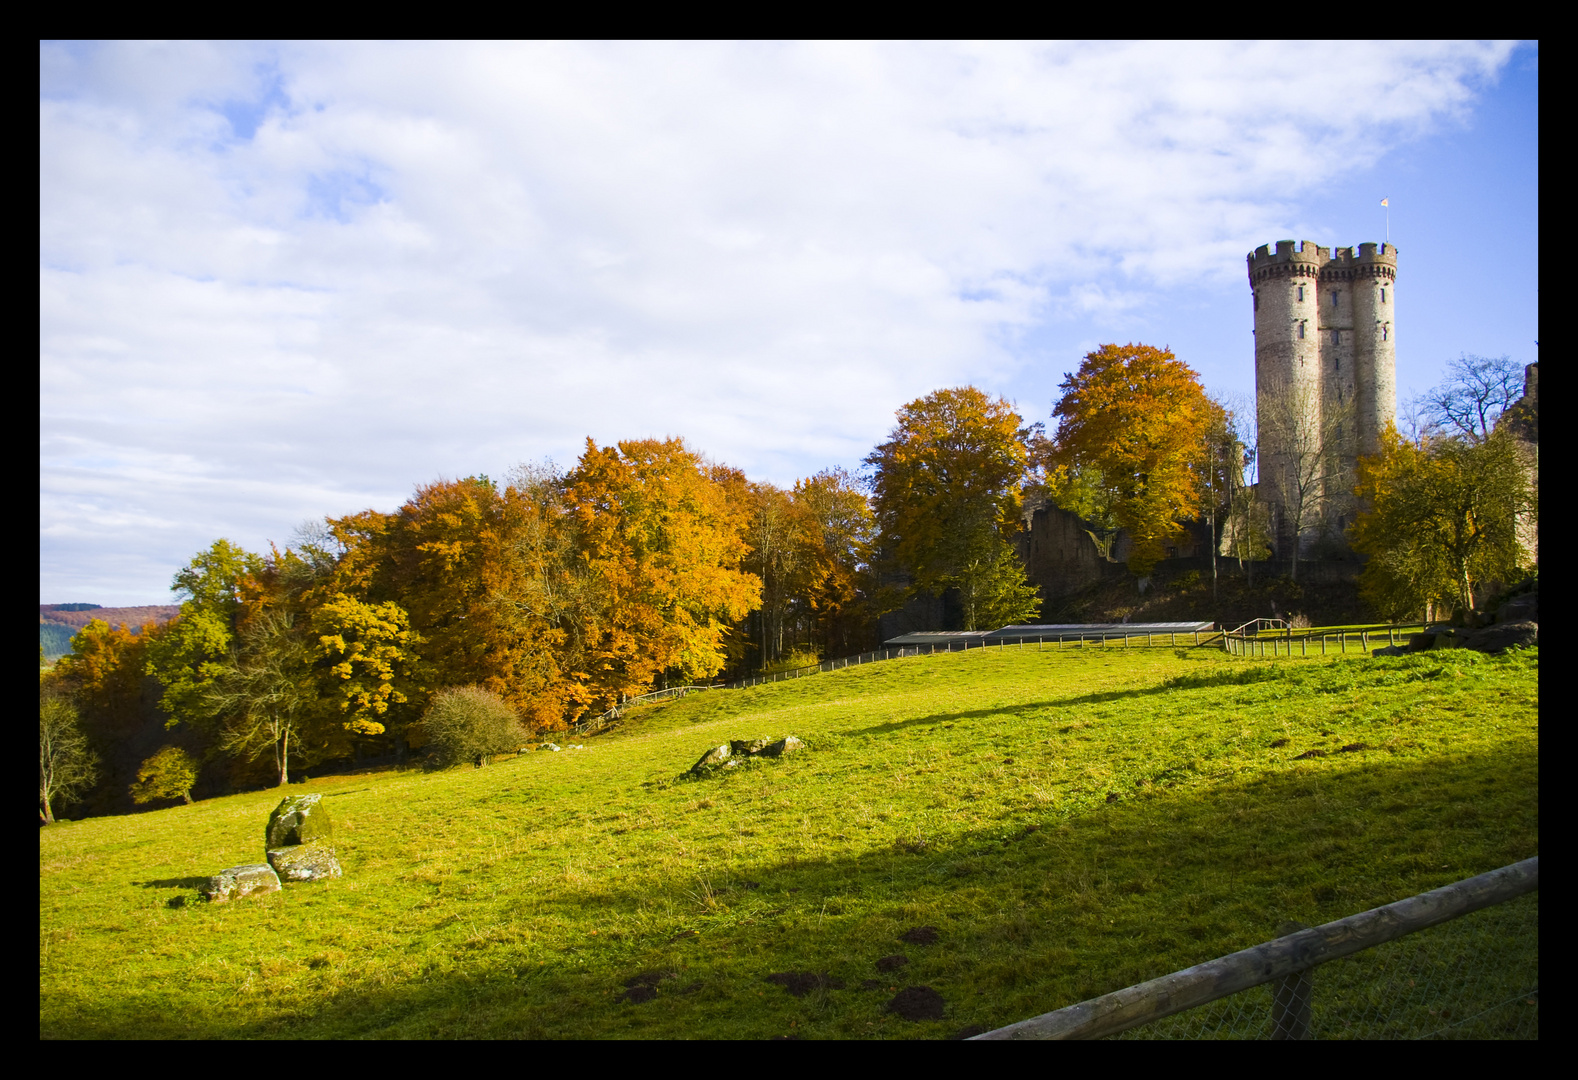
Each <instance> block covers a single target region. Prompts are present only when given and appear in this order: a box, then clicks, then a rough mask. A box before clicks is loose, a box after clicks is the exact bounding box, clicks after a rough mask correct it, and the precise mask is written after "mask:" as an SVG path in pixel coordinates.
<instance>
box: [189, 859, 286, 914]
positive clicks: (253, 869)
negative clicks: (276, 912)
mask: <svg viewBox="0 0 1578 1080" xmlns="http://www.w3.org/2000/svg"><path fill="white" fill-rule="evenodd" d="M279 887H280V886H279V875H278V874H276V873H274V868H273V867H272V866H268V865H267V864H265V863H252V864H250V865H247V866H232V867H231V868H230V869H228V870H221V871H219V873H217V874H215V875H214V876H213V877H211V878H209V879H208V884H207V885H206V886H204V887H203V895H204V896H206V897H208V899H210V900H212V901H213V902H214V903H216V904H222V903H224V902H225V901H227V900H234V899H236V898H237V897H242V896H251V895H252V894H253V893H266V892H279Z"/></svg>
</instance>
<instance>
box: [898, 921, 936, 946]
mask: <svg viewBox="0 0 1578 1080" xmlns="http://www.w3.org/2000/svg"><path fill="white" fill-rule="evenodd" d="M899 940H900V941H907V942H909V943H910V944H911V945H932V944H935V943H936V941H937V928H936V927H935V926H917V927H914V928H912V929H909V930H906V931H904V933H902V934H900V935H899Z"/></svg>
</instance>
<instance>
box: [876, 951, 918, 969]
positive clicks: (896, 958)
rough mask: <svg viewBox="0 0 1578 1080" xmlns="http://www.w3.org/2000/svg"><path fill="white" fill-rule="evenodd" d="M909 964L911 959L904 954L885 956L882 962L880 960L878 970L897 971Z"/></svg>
mask: <svg viewBox="0 0 1578 1080" xmlns="http://www.w3.org/2000/svg"><path fill="white" fill-rule="evenodd" d="M909 962H910V958H909V957H907V956H905V955H904V954H903V953H894V954H893V955H892V956H884V957H883V958H882V959H881V960H878V961H877V970H878V971H897V970H898V969H899V968H901V967H903V966H904V965H905V964H907V963H909Z"/></svg>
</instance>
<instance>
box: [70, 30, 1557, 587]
mask: <svg viewBox="0 0 1578 1080" xmlns="http://www.w3.org/2000/svg"><path fill="white" fill-rule="evenodd" d="M1537 98H1538V49H1537V46H1535V45H1532V44H1522V45H1515V44H1499V43H1489V44H1486V43H1468V44H1464V43H1446V44H1421V43H1412V42H1410V43H1403V44H1386V43H1376V44H1363V43H1353V42H1340V43H1325V44H1323V43H1312V44H1308V43H1307V44H1223V45H1209V44H1199V43H1185V44H1179V43H1165V44H1157V45H1146V44H1138V45H1132V44H1120V45H1078V44H1074V45H1033V44H1025V45H1020V44H1006V45H1004V44H992V45H968V44H959V45H949V44H921V45H905V44H899V45H883V44H825V43H818V44H809V45H800V44H774V43H765V44H763V43H756V44H742V45H730V44H712V43H708V44H674V45H652V44H589V45H583V44H567V45H555V44H531V45H491V44H484V45H467V44H439V45H420V44H393V45H391V44H365V45H363V44H349V45H342V44H326V45H296V44H291V45H269V44H258V45H244V44H243V45H231V44H224V45H202V44H86V45H77V44H53V43H50V44H44V45H42V46H41V47H40V81H39V145H40V174H39V186H40V199H39V208H40V209H39V321H40V358H39V365H40V386H41V394H40V434H41V439H40V492H39V504H40V517H41V530H40V601H41V602H44V603H62V602H67V601H92V602H96V603H101V604H106V605H111V604H140V603H165V602H169V600H168V598H169V592H168V586H169V581H170V577H171V575H172V574H173V573H174V572H175V571H176V569H178V568H179V567H180V566H181V565H183V564H184V563H185V562H186V561H187V560H189V559H190V558H191V556H192V555H193V554H194V553H195V552H196V551H197V550H199V549H200V548H203V547H205V546H207V545H208V544H209V543H211V542H212V541H213V540H214V539H215V538H217V537H220V536H224V537H228V538H230V539H231V540H233V541H235V542H237V543H239V544H242V545H243V546H246V547H248V548H252V549H254V550H257V549H265V548H266V545H267V542H268V541H269V540H271V539H272V540H276V541H279V542H281V543H284V542H287V541H288V540H289V539H290V537H291V535H292V533H293V532H294V530H295V529H296V527H297V526H298V525H299V524H300V523H302V522H303V521H305V520H308V519H314V518H321V517H323V516H324V515H340V514H345V513H350V512H354V511H356V510H360V509H364V508H367V507H376V508H379V509H382V510H392V509H394V508H395V507H396V506H398V505H399V504H400V502H401V501H402V500H403V499H404V498H405V497H406V496H407V495H408V494H409V493H410V491H411V489H412V488H413V487H414V486H415V485H417V484H419V483H423V482H427V481H431V480H434V479H437V478H440V477H455V476H465V475H470V474H473V473H488V474H489V475H492V476H494V477H501V476H503V475H505V474H506V473H507V472H508V470H509V469H510V467H511V466H513V465H514V464H516V463H519V462H522V461H536V460H541V459H542V458H545V457H550V458H553V459H555V460H557V461H559V462H561V463H565V464H569V463H573V462H574V460H575V458H576V457H577V456H578V455H579V454H580V453H581V450H582V449H583V447H584V444H585V440H586V438H587V437H588V436H590V437H591V438H593V439H595V440H597V441H598V442H599V443H600V444H603V443H609V442H613V441H616V440H619V439H625V438H640V437H644V436H651V435H655V436H664V435H682V436H684V437H685V438H686V440H687V441H688V442H689V444H690V445H691V446H693V447H695V448H697V449H699V450H702V451H704V452H705V453H707V454H708V455H710V456H711V457H713V458H714V459H717V460H720V461H725V462H728V463H730V464H733V465H736V466H739V467H741V468H743V469H745V470H746V472H747V473H748V474H750V475H751V476H752V477H753V478H757V479H763V480H770V481H773V482H776V483H779V484H785V485H788V484H791V483H792V482H793V481H794V480H795V479H796V478H797V477H801V476H807V475H810V474H811V473H814V472H816V471H817V470H819V469H822V468H825V467H828V466H833V465H841V466H844V467H846V468H850V469H857V468H858V467H859V463H860V459H861V458H862V457H864V456H865V454H866V453H867V452H868V451H869V450H870V448H871V447H872V445H873V444H875V443H876V442H878V441H880V440H881V439H882V438H883V436H884V435H885V434H886V433H887V431H888V430H889V429H890V427H891V425H892V421H893V413H894V410H895V409H897V408H898V407H899V406H901V405H903V404H904V403H905V402H907V401H910V400H912V399H914V398H916V397H919V396H921V395H923V394H925V393H927V392H929V391H931V390H934V389H937V388H939V387H944V386H958V385H963V384H966V383H973V384H975V385H977V386H980V387H982V388H984V389H988V390H990V391H992V392H995V393H999V394H1002V395H1004V396H1006V397H1008V398H1010V399H1012V400H1014V401H1015V402H1017V404H1018V406H1019V408H1020V411H1021V413H1023V414H1024V415H1025V416H1026V417H1027V418H1029V419H1039V420H1045V419H1047V418H1048V417H1049V414H1050V412H1051V407H1052V402H1053V400H1054V398H1055V397H1056V390H1057V386H1058V383H1059V382H1060V381H1061V380H1062V378H1063V376H1064V374H1065V373H1066V372H1068V371H1072V370H1073V369H1074V368H1076V367H1077V366H1078V364H1079V359H1080V357H1081V355H1083V354H1084V353H1085V352H1087V351H1089V350H1090V349H1092V348H1094V347H1096V346H1098V345H1100V344H1102V343H1105V342H1108V341H1118V342H1126V341H1143V342H1146V343H1149V344H1155V345H1168V346H1171V347H1172V349H1173V350H1174V351H1175V352H1176V353H1177V354H1178V355H1179V357H1180V358H1182V359H1184V360H1185V361H1187V362H1188V363H1190V364H1191V365H1193V366H1194V367H1195V368H1196V370H1198V371H1199V372H1200V373H1201V375H1202V377H1203V378H1204V380H1205V383H1206V385H1207V387H1208V388H1209V389H1212V390H1218V391H1224V392H1229V393H1232V392H1239V393H1248V392H1251V391H1252V390H1253V368H1252V360H1253V344H1252V338H1251V335H1250V329H1251V321H1250V320H1251V312H1250V303H1249V291H1248V285H1247V281H1246V279H1245V272H1244V256H1245V254H1246V253H1247V252H1248V251H1249V250H1250V249H1252V248H1253V247H1255V246H1257V245H1259V244H1263V243H1267V242H1269V241H1274V240H1278V239H1287V238H1294V239H1310V240H1314V241H1317V242H1319V243H1321V244H1333V245H1342V246H1346V245H1350V244H1357V243H1359V242H1361V241H1370V240H1380V239H1382V238H1383V233H1384V230H1385V229H1386V228H1387V222H1386V219H1385V218H1384V217H1383V213H1384V212H1383V211H1382V209H1381V208H1380V205H1379V203H1380V200H1381V198H1382V197H1383V196H1389V197H1390V199H1391V220H1390V229H1391V239H1392V241H1393V242H1394V243H1395V244H1396V245H1397V246H1398V248H1399V250H1400V252H1401V254H1400V271H1399V275H1400V287H1399V293H1398V299H1399V302H1400V306H1401V310H1400V313H1399V314H1400V318H1399V319H1398V337H1397V342H1398V344H1397V351H1398V367H1399V372H1398V382H1399V386H1400V388H1401V389H1402V391H1403V392H1404V393H1406V392H1407V391H1408V390H1409V389H1423V388H1425V387H1427V386H1429V385H1431V384H1432V383H1434V382H1436V381H1437V380H1438V379H1439V377H1440V375H1441V373H1442V369H1443V367H1444V365H1445V363H1446V362H1447V361H1448V360H1449V359H1451V358H1453V357H1456V356H1457V355H1458V354H1459V353H1462V352H1468V353H1478V354H1481V355H1493V356H1500V355H1503V354H1506V355H1510V356H1511V357H1512V358H1513V359H1515V360H1517V361H1519V362H1529V361H1532V360H1535V359H1537V357H1536V355H1535V346H1534V339H1535V338H1536V337H1538V330H1537V326H1536V322H1537V310H1538V306H1537V301H1538V292H1537V289H1538V272H1537V269H1536V267H1537V256H1538V252H1537V250H1536V236H1537V217H1538V188H1537V157H1538V140H1537V119H1538V116H1537Z"/></svg>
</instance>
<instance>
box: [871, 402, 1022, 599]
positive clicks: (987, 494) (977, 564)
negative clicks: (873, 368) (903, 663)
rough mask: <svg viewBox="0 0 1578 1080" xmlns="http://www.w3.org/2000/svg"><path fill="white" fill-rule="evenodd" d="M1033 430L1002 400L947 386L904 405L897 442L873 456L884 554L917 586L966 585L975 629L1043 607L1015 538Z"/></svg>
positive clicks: (962, 590) (963, 594)
mask: <svg viewBox="0 0 1578 1080" xmlns="http://www.w3.org/2000/svg"><path fill="white" fill-rule="evenodd" d="M1030 434H1031V432H1030V428H1028V427H1027V426H1026V425H1025V424H1024V421H1023V420H1022V419H1021V417H1020V416H1019V414H1018V413H1016V412H1014V410H1013V407H1012V406H1011V405H1010V404H1009V403H1008V402H1007V401H1005V400H1003V399H1001V398H998V399H996V400H993V399H991V398H989V397H987V395H986V394H984V393H982V392H981V391H980V390H977V389H976V388H975V387H973V386H967V387H962V388H959V389H952V390H938V391H935V392H933V393H931V394H928V395H927V396H926V397H924V398H920V399H919V400H916V401H912V402H910V403H909V404H908V405H906V406H904V407H903V408H902V409H900V410H899V412H898V425H897V426H896V427H895V428H894V429H893V431H892V433H891V434H890V435H889V436H888V441H887V442H885V443H882V444H881V445H880V446H878V447H877V448H876V449H875V450H873V451H872V452H871V454H870V455H869V456H868V457H867V458H866V459H865V463H866V465H867V466H869V467H870V469H871V476H870V484H871V492H872V504H873V510H874V513H875V518H876V523H877V528H878V531H879V540H878V543H879V544H880V546H881V548H882V550H883V552H884V555H885V557H886V558H887V560H888V561H889V562H890V564H891V565H893V566H894V567H895V568H897V569H899V570H900V571H902V572H903V573H905V574H907V575H908V576H909V578H910V581H911V582H912V585H911V588H912V589H916V590H922V591H925V592H929V593H932V594H933V595H941V594H942V593H943V592H944V591H946V590H948V589H957V590H958V595H959V598H960V602H961V605H962V608H963V612H964V622H965V626H966V628H967V629H972V630H973V629H976V628H978V627H983V626H987V625H991V626H1001V625H1005V624H1007V623H1013V622H1021V621H1024V620H1026V619H1031V618H1035V617H1037V616H1038V615H1039V613H1040V608H1041V603H1040V598H1039V596H1038V591H1037V589H1036V588H1035V586H1033V585H1031V584H1029V583H1028V582H1027V581H1026V580H1025V575H1024V567H1023V566H1022V565H1021V563H1020V561H1019V558H1018V555H1017V552H1016V551H1015V549H1014V547H1013V544H1012V537H1013V536H1014V534H1015V533H1016V532H1017V531H1018V530H1019V528H1020V491H1021V486H1022V484H1023V482H1024V478H1025V474H1026V470H1027V468H1028V454H1027V443H1028V440H1029V438H1030Z"/></svg>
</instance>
